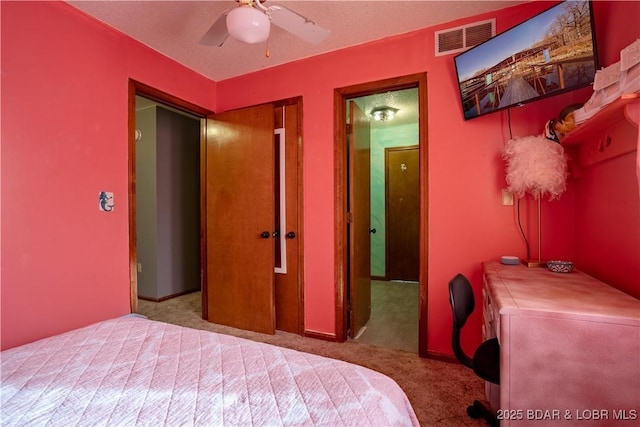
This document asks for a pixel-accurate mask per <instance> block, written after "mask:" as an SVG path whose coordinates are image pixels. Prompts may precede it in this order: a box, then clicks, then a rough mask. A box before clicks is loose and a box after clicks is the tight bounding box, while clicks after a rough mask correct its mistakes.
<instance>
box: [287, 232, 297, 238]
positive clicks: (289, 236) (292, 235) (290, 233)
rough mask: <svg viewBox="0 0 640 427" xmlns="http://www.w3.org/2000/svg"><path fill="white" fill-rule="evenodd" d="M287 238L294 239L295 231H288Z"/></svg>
mask: <svg viewBox="0 0 640 427" xmlns="http://www.w3.org/2000/svg"><path fill="white" fill-rule="evenodd" d="M286 237H287V239H295V238H296V233H294V232H293V231H290V232H288V233H287V234H286Z"/></svg>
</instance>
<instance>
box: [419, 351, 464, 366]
mask: <svg viewBox="0 0 640 427" xmlns="http://www.w3.org/2000/svg"><path fill="white" fill-rule="evenodd" d="M427 359H433V360H440V361H442V362H449V363H460V362H459V361H458V359H456V357H455V356H453V355H451V354H447V353H439V352H437V351H427Z"/></svg>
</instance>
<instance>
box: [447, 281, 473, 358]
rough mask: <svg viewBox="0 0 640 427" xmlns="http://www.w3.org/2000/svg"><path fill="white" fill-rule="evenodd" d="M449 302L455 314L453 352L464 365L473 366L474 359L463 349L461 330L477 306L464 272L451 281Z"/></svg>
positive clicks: (452, 336) (452, 340)
mask: <svg viewBox="0 0 640 427" xmlns="http://www.w3.org/2000/svg"><path fill="white" fill-rule="evenodd" d="M449 303H450V304H451V312H452V314H453V333H452V335H451V347H452V348H453V353H454V354H455V355H456V357H457V358H458V360H459V361H460V362H461V363H462V364H463V365H465V366H467V367H469V368H472V367H473V360H472V359H471V358H470V357H469V356H467V355H466V354H465V352H464V350H462V345H461V343H460V330H461V329H462V327H463V326H464V325H465V323H467V319H468V318H469V315H471V313H472V312H473V309H474V308H475V298H474V296H473V289H472V288H471V283H469V280H468V279H467V278H466V277H464V276H463V275H462V274H457V275H456V276H455V277H454V278H453V279H451V281H449Z"/></svg>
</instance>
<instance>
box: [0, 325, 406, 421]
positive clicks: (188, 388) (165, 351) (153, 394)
mask: <svg viewBox="0 0 640 427" xmlns="http://www.w3.org/2000/svg"><path fill="white" fill-rule="evenodd" d="M0 357H1V373H2V374H1V375H2V383H1V384H2V385H1V400H0V402H1V412H0V420H1V424H2V426H13V425H29V426H34V425H54V426H62V425H64V426H69V425H81V426H85V425H86V426H130V425H146V426H160V425H169V426H174V425H175V426H177V425H180V426H183V425H204V426H218V425H225V426H226V425H233V426H244V425H269V426H278V425H329V426H340V425H349V426H353V425H366V426H405V425H406V426H409V425H411V426H418V425H419V424H418V420H417V418H416V416H415V413H414V411H413V409H412V407H411V405H410V403H409V401H408V399H407V396H406V395H405V393H404V392H403V391H402V389H401V388H400V387H399V386H398V385H397V384H396V383H395V382H394V381H393V380H392V379H391V378H389V377H387V376H385V375H383V374H381V373H378V372H375V371H372V370H370V369H367V368H364V367H361V366H358V365H354V364H350V363H347V362H343V361H339V360H334V359H330V358H326V357H321V356H317V355H313V354H308V353H303V352H299V351H295V350H291V349H285V348H280V347H276V346H273V345H269V344H264V343H258V342H253V341H250V340H246V339H242V338H237V337H233V336H229V335H223V334H217V333H214V332H209V331H202V330H196V329H190V328H185V327H181V326H176V325H170V324H167V323H162V322H156V321H152V320H148V319H146V318H142V317H136V316H124V317H121V318H117V319H111V320H105V321H102V322H98V323H95V324H92V325H89V326H86V327H84V328H80V329H76V330H73V331H69V332H66V333H63V334H60V335H56V336H53V337H50V338H45V339H42V340H39V341H36V342H33V343H30V344H26V345H23V346H20V347H16V348H12V349H9V350H5V351H3V352H2V353H1V354H0Z"/></svg>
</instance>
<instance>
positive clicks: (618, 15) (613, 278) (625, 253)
mask: <svg viewBox="0 0 640 427" xmlns="http://www.w3.org/2000/svg"><path fill="white" fill-rule="evenodd" d="M617 3H618V5H617V6H618V7H610V5H609V4H608V3H603V2H597V3H595V8H594V10H595V13H596V14H597V15H596V18H598V19H596V25H597V26H596V34H597V35H598V41H599V44H598V47H599V54H600V60H601V65H602V66H607V65H610V64H612V63H614V62H616V61H618V60H619V59H620V49H622V48H624V47H625V46H627V45H629V44H630V43H632V42H633V41H635V40H636V39H637V38H639V37H640V29H638V19H639V18H640V2H637V1H636V2H624V7H619V6H620V4H619V3H621V2H617ZM604 10H606V13H605V12H604ZM600 11H603V12H602V13H599V12H600ZM623 28H625V29H627V30H626V31H621V29H623ZM636 111H637V110H636ZM637 120H638V118H636V123H637ZM623 129H624V131H622V129H620V128H618V129H610V130H609V133H610V134H611V135H612V138H613V140H612V141H613V143H617V141H616V138H617V137H620V138H633V137H634V136H635V137H636V138H638V143H637V146H640V137H639V136H638V128H637V127H631V126H629V125H628V124H625V125H624V127H623ZM621 132H622V134H624V136H622V135H620V136H619V134H620V133H621ZM627 135H628V136H627ZM637 156H638V153H637V151H636V152H632V153H628V154H626V155H623V156H621V157H617V158H614V159H611V160H607V161H604V162H601V163H597V164H595V165H593V166H590V167H588V168H585V169H584V170H582V174H581V176H580V178H577V179H576V180H575V185H576V188H577V191H576V194H577V195H578V196H577V200H576V209H575V217H574V219H575V224H576V236H575V250H576V253H575V260H576V264H577V265H578V267H579V268H581V269H582V270H584V271H585V272H587V273H589V274H591V275H593V276H595V277H597V278H599V279H601V280H604V281H605V282H607V283H609V284H611V285H612V286H615V287H616V288H618V289H620V290H622V291H624V292H626V293H628V294H631V295H633V296H635V297H636V298H640V279H639V278H640V198H639V197H638V194H639V193H638V187H639V186H640V175H637V173H640V170H638V172H636V170H635V168H636V161H637Z"/></svg>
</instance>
